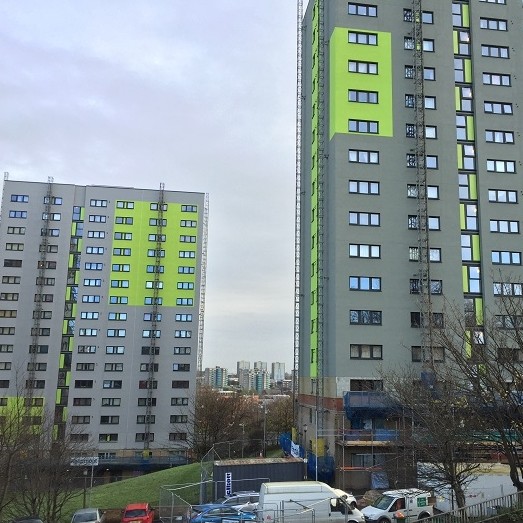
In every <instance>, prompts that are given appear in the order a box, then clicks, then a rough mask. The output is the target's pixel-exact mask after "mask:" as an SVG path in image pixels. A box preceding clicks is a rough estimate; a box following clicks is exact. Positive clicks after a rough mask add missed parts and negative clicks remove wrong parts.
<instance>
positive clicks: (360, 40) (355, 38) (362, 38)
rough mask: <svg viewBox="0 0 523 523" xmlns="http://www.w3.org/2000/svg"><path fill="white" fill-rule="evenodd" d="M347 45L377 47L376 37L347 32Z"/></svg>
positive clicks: (372, 34)
mask: <svg viewBox="0 0 523 523" xmlns="http://www.w3.org/2000/svg"><path fill="white" fill-rule="evenodd" d="M349 44H361V45H378V35H377V34H376V33H360V32H356V31H349Z"/></svg>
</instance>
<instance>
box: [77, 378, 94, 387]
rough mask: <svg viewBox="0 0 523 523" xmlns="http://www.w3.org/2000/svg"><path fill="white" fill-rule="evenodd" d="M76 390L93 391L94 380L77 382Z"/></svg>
mask: <svg viewBox="0 0 523 523" xmlns="http://www.w3.org/2000/svg"><path fill="white" fill-rule="evenodd" d="M74 388H75V389H92V388H93V380H75V381H74Z"/></svg>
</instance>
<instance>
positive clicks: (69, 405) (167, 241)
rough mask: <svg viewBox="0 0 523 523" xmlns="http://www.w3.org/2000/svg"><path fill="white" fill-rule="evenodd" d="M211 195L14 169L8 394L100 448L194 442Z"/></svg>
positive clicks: (5, 285)
mask: <svg viewBox="0 0 523 523" xmlns="http://www.w3.org/2000/svg"><path fill="white" fill-rule="evenodd" d="M207 205H208V204H207V197H206V195H205V194H201V193H189V192H176V191H167V190H164V188H163V184H162V185H161V187H160V189H159V190H148V189H135V188H128V187H108V186H79V185H69V184H55V183H53V182H52V181H51V180H50V181H49V183H33V182H21V181H11V180H8V179H6V180H5V182H4V188H3V197H2V209H1V210H2V220H1V224H0V251H1V257H2V260H1V265H2V278H1V284H0V400H1V401H2V403H1V404H0V405H8V404H9V401H10V398H15V397H17V396H18V397H20V396H22V397H26V398H27V397H29V398H30V399H31V401H32V404H34V405H35V406H43V407H45V408H47V410H48V411H49V412H50V413H51V415H52V416H54V420H55V424H56V436H57V437H58V438H60V437H63V436H64V434H66V432H67V431H69V430H70V431H71V432H72V434H73V437H74V438H75V439H77V440H80V441H85V442H86V443H87V444H88V445H89V447H90V448H91V449H93V450H94V452H95V454H94V455H98V456H99V457H100V458H101V459H106V460H108V463H110V462H113V461H119V460H120V461H121V460H125V459H126V458H134V457H136V456H146V457H152V458H155V457H156V458H157V460H159V461H157V463H159V462H160V461H161V460H162V459H164V458H162V457H161V456H164V457H165V456H169V453H171V454H172V453H177V452H180V451H183V450H184V448H185V446H186V445H187V443H186V441H187V435H188V433H190V430H191V429H190V425H191V415H190V412H191V411H190V398H191V397H192V396H193V395H194V392H195V387H196V375H197V370H198V368H199V367H201V350H202V342H203V339H202V335H203V303H204V300H203V294H204V288H205V258H206V254H205V253H206V248H205V245H206V235H207V233H206V230H207Z"/></svg>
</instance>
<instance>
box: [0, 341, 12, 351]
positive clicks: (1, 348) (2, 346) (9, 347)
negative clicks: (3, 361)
mask: <svg viewBox="0 0 523 523" xmlns="http://www.w3.org/2000/svg"><path fill="white" fill-rule="evenodd" d="M3 352H13V345H12V344H9V343H2V344H0V353H3Z"/></svg>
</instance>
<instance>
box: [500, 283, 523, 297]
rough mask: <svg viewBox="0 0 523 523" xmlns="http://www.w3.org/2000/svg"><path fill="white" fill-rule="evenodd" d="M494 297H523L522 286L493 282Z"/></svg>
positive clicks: (519, 284)
mask: <svg viewBox="0 0 523 523" xmlns="http://www.w3.org/2000/svg"><path fill="white" fill-rule="evenodd" d="M494 296H523V284H521V283H510V282H509V283H504V282H500V281H498V282H496V281H495V282H494Z"/></svg>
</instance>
